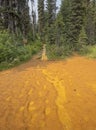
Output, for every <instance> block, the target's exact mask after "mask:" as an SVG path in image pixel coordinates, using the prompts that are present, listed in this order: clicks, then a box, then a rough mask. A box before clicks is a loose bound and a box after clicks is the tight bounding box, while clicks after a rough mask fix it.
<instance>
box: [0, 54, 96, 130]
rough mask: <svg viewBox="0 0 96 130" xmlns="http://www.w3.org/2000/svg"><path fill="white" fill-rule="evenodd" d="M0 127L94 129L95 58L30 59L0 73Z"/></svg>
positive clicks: (18, 129) (4, 129)
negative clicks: (63, 59)
mask: <svg viewBox="0 0 96 130" xmlns="http://www.w3.org/2000/svg"><path fill="white" fill-rule="evenodd" d="M0 130H96V60H92V59H91V60H90V59H86V58H84V57H79V56H75V57H71V58H69V59H68V60H65V61H37V60H34V61H33V60H31V61H29V62H28V63H25V64H23V65H20V66H19V67H15V68H13V69H10V70H7V71H3V72H0Z"/></svg>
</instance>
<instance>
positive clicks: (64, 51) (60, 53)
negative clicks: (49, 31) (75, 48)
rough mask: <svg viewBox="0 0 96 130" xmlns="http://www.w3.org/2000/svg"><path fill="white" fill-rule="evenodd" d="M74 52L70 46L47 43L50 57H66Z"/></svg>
mask: <svg viewBox="0 0 96 130" xmlns="http://www.w3.org/2000/svg"><path fill="white" fill-rule="evenodd" d="M71 54H72V50H71V49H70V48H69V46H67V45H66V46H63V45H62V46H57V45H56V44H53V45H47V56H48V58H49V59H52V60H55V59H64V58H66V57H68V56H70V55H71Z"/></svg>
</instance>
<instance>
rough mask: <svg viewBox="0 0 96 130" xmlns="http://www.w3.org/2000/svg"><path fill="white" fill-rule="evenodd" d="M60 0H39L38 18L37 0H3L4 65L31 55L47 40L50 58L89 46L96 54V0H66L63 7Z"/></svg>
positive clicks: (0, 57) (0, 48)
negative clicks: (58, 1)
mask: <svg viewBox="0 0 96 130" xmlns="http://www.w3.org/2000/svg"><path fill="white" fill-rule="evenodd" d="M56 2H57V1H56V0H46V1H45V0H38V18H37V13H36V10H35V9H34V5H35V1H34V0H0V68H6V67H10V66H14V64H18V63H20V62H21V61H25V60H27V59H30V58H31V56H32V55H33V54H35V53H37V52H39V51H40V50H41V49H42V45H43V44H46V45H47V55H48V57H49V59H54V58H56V59H57V58H64V57H66V56H69V55H70V54H72V52H79V53H82V54H84V53H87V51H88V49H89V46H90V48H91V50H93V51H94V55H95V56H94V57H96V46H95V45H96V0H78V1H77V0H71V1H70V0H62V1H61V6H60V8H59V9H58V5H57V4H56ZM29 3H30V4H29ZM30 8H31V12H30ZM92 46H93V48H92ZM94 48H95V49H94ZM4 66H5V67H4Z"/></svg>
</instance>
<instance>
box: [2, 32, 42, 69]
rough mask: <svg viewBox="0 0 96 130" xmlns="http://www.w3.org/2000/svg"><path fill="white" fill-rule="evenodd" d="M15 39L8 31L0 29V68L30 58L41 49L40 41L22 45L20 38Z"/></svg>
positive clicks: (8, 66) (11, 65)
mask: <svg viewBox="0 0 96 130" xmlns="http://www.w3.org/2000/svg"><path fill="white" fill-rule="evenodd" d="M15 39H16V38H15V36H13V35H12V34H10V33H9V32H8V31H0V70H3V69H6V68H10V67H13V66H15V65H16V64H20V63H21V62H24V61H26V60H28V59H30V58H31V57H32V55H33V54H36V53H37V52H38V51H39V50H40V49H41V43H40V41H36V42H32V43H29V44H28V45H26V46H24V45H23V44H22V42H21V41H20V40H18V39H17V40H15ZM17 42H18V43H17Z"/></svg>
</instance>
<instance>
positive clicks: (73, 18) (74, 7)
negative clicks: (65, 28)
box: [68, 0, 85, 49]
mask: <svg viewBox="0 0 96 130" xmlns="http://www.w3.org/2000/svg"><path fill="white" fill-rule="evenodd" d="M84 17H85V8H84V6H83V2H82V1H81V0H78V1H77V0H72V1H71V14H70V19H69V22H70V23H69V32H68V37H69V38H68V40H69V42H70V44H71V46H72V47H73V48H74V49H77V46H76V44H77V42H78V38H79V34H80V30H81V28H82V25H83V24H84Z"/></svg>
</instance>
